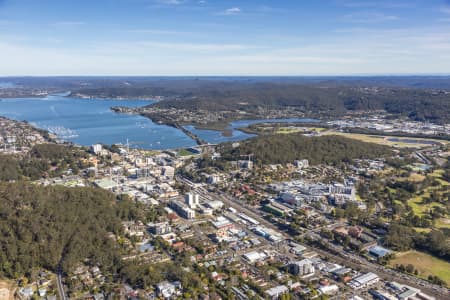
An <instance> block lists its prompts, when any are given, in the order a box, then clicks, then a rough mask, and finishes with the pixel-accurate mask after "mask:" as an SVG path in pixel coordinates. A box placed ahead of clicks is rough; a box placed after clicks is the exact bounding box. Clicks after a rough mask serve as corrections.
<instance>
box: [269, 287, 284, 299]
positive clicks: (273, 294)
mask: <svg viewBox="0 0 450 300" xmlns="http://www.w3.org/2000/svg"><path fill="white" fill-rule="evenodd" d="M287 292H289V288H288V287H287V286H285V285H279V286H276V287H273V288H271V289H268V290H267V291H265V294H266V295H267V296H268V298H269V299H273V300H275V299H279V298H280V296H281V295H283V294H285V293H287Z"/></svg>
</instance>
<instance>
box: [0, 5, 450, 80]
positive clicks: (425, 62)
mask: <svg viewBox="0 0 450 300" xmlns="http://www.w3.org/2000/svg"><path fill="white" fill-rule="evenodd" d="M317 2H320V3H317ZM449 32H450V1H448V0H447V1H444V0H431V1H425V0H412V1H406V0H399V1H384V0H381V1H370V0H324V1H314V2H313V1H310V2H308V3H304V1H256V0H249V1H213V0H200V1H199V0H96V1H87V0H79V1H56V0H41V1H33V0H14V1H13V0H0V57H2V59H1V60H0V75H1V76H24V75H26V76H39V75H42V76H51V75H75V76H81V75H89V76H92V75H120V76H132V75H138V76H145V75H152V76H185V75H192V76H202V75H205V76H208V75H213V76H215V75H219V76H220V75H230V76H233V75H237V76H245V75H252V76H254V75H257V76H301V75H361V74H365V75H384V74H405V75H407V74H450V34H449Z"/></svg>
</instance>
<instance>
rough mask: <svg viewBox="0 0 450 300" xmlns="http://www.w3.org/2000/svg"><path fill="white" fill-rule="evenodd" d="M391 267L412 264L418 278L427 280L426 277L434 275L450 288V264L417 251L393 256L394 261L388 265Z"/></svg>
mask: <svg viewBox="0 0 450 300" xmlns="http://www.w3.org/2000/svg"><path fill="white" fill-rule="evenodd" d="M389 264H390V266H391V267H394V268H395V265H397V264H398V265H401V264H402V265H404V266H406V265H408V264H412V265H413V266H414V268H415V269H417V270H418V271H419V276H420V277H422V278H427V277H428V275H435V276H438V277H439V278H441V279H442V280H444V281H445V282H446V283H447V286H450V263H448V262H446V261H445V260H442V259H439V258H436V257H433V256H431V255H429V254H426V253H423V252H419V251H407V252H401V253H396V254H395V259H393V260H391V262H390V263H389Z"/></svg>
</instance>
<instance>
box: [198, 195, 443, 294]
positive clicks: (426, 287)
mask: <svg viewBox="0 0 450 300" xmlns="http://www.w3.org/2000/svg"><path fill="white" fill-rule="evenodd" d="M192 187H193V186H192ZM193 188H194V192H195V193H198V194H199V195H200V197H202V198H204V199H208V200H212V199H218V200H221V201H223V202H224V203H225V204H226V205H228V206H231V207H233V208H235V209H236V210H238V211H239V212H243V213H245V214H247V215H248V216H250V217H252V218H254V219H255V220H257V221H259V222H260V223H261V224H262V225H264V226H266V227H268V228H271V229H274V230H276V231H277V232H279V230H278V228H276V226H275V225H274V224H272V223H270V222H268V221H267V220H265V219H264V218H263V217H262V216H261V212H259V211H258V210H257V209H256V208H252V207H249V206H248V205H246V204H243V203H242V202H241V201H239V200H238V199H235V198H233V197H231V196H228V195H218V194H214V193H210V192H208V191H207V190H205V189H204V188H202V187H197V188H195V187H193ZM283 236H284V237H285V238H289V236H287V235H286V234H283ZM310 247H311V248H313V250H314V251H316V252H317V253H319V254H320V255H321V256H323V257H328V258H329V259H331V260H332V261H336V262H337V263H339V264H342V265H345V266H349V267H351V268H353V269H359V270H361V271H364V272H376V273H377V274H378V276H380V278H382V279H384V280H388V281H396V282H399V283H401V284H406V285H410V286H413V287H416V288H419V289H421V290H422V291H423V292H424V293H427V294H429V295H433V296H436V297H437V299H447V298H448V295H449V294H450V290H449V289H447V288H445V287H441V286H438V285H435V284H431V283H429V282H427V281H425V280H422V279H420V278H417V277H414V276H410V275H408V274H404V273H399V272H397V271H395V270H392V269H389V268H387V267H384V266H381V265H379V264H375V263H371V262H369V261H367V260H365V259H363V258H361V257H359V256H357V255H354V254H346V256H343V257H341V256H337V255H333V254H331V253H330V252H327V251H323V250H322V249H320V248H317V247H314V246H310Z"/></svg>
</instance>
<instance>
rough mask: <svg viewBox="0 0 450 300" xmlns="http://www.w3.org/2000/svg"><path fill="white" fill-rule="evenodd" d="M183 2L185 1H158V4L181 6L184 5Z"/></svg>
mask: <svg viewBox="0 0 450 300" xmlns="http://www.w3.org/2000/svg"><path fill="white" fill-rule="evenodd" d="M183 2H184V1H182V0H158V3H160V4H166V5H180V4H183Z"/></svg>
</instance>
